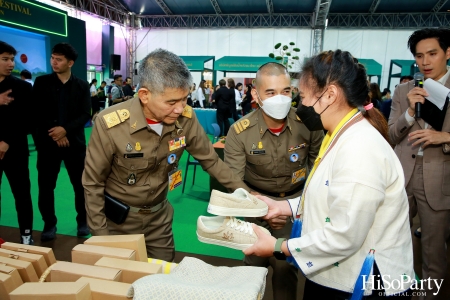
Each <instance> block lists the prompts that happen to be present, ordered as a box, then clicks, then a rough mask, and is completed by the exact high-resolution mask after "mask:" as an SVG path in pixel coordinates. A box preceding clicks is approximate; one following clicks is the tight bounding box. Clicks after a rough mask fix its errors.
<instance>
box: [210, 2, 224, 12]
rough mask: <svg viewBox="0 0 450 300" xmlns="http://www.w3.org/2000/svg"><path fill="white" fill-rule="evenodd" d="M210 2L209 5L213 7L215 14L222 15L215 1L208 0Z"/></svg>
mask: <svg viewBox="0 0 450 300" xmlns="http://www.w3.org/2000/svg"><path fill="white" fill-rule="evenodd" d="M210 1H211V5H212V6H213V7H214V11H215V12H216V14H218V15H220V14H222V10H221V9H220V6H219V3H217V1H216V0H210Z"/></svg>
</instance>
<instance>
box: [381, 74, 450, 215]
mask: <svg viewBox="0 0 450 300" xmlns="http://www.w3.org/2000/svg"><path fill="white" fill-rule="evenodd" d="M445 86H446V87H447V88H450V78H449V79H448V80H447V82H446V83H445ZM413 88H414V80H412V81H409V82H407V83H404V84H399V85H398V86H397V88H396V89H395V92H394V97H393V98H392V106H391V114H390V116H389V122H388V125H389V138H390V141H391V143H392V144H394V145H395V149H394V151H395V153H396V154H397V156H398V158H399V160H400V162H401V163H402V167H403V172H404V173H405V187H406V186H407V185H408V183H409V180H410V179H411V176H412V174H413V171H414V166H415V164H416V156H417V152H418V150H419V146H414V147H412V146H411V144H412V143H413V142H410V141H408V134H409V133H411V132H413V131H416V130H421V129H424V128H425V121H424V120H423V119H418V120H416V121H414V123H413V125H409V123H408V121H407V120H406V117H405V112H406V110H407V109H408V107H409V101H408V97H407V94H408V93H409V91H410V90H412V89H413ZM428 128H431V127H430V125H428ZM432 130H434V129H432ZM441 131H443V132H450V107H449V108H447V113H446V115H445V119H444V124H443V125H442V130H441ZM448 149H449V145H448V144H442V145H428V146H427V147H425V149H423V188H424V190H425V196H426V198H427V201H428V204H429V205H430V207H431V208H432V209H433V210H446V209H450V153H449V151H448Z"/></svg>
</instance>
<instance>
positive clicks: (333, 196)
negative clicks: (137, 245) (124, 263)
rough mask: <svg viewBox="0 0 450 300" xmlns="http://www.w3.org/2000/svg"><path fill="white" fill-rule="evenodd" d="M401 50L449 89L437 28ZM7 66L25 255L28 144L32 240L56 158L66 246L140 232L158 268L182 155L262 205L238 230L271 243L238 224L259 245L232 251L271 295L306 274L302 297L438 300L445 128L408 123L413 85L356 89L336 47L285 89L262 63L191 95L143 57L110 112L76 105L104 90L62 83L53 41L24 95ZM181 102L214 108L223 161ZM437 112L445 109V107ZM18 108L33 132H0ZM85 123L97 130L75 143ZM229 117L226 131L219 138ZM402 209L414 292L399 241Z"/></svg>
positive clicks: (167, 70) (351, 65) (117, 89)
mask: <svg viewBox="0 0 450 300" xmlns="http://www.w3.org/2000/svg"><path fill="white" fill-rule="evenodd" d="M408 47H409V49H410V51H411V53H412V55H413V56H414V58H415V60H416V63H417V65H418V67H419V70H420V71H421V73H423V74H424V77H425V79H427V80H428V79H431V80H434V81H436V82H438V83H440V84H442V85H443V86H445V87H447V88H450V67H448V66H447V63H448V61H449V59H450V30H448V29H421V30H417V31H415V32H414V33H413V34H412V35H411V36H410V38H409V41H408ZM15 55H16V50H15V49H14V48H13V47H12V46H10V45H9V44H7V43H5V42H0V58H1V60H0V129H1V131H0V174H2V173H3V171H4V172H5V174H6V176H7V178H8V180H9V183H10V186H11V189H12V192H13V195H14V198H15V201H16V209H17V214H18V220H19V227H20V233H21V242H22V243H24V244H33V238H32V230H33V228H32V220H33V209H32V200H31V193H30V178H29V169H28V143H27V134H28V133H31V134H32V135H33V138H34V141H35V144H36V148H37V155H38V160H37V169H38V185H39V197H38V204H39V210H40V213H41V215H42V218H43V220H44V223H45V225H44V228H43V232H42V234H41V240H42V241H48V240H52V239H54V238H55V236H56V232H57V228H56V225H57V218H56V214H55V206H54V202H55V199H54V189H55V186H56V181H57V177H58V173H59V171H60V166H61V162H64V163H65V166H66V169H67V172H68V174H69V177H70V181H71V183H72V185H73V189H74V193H75V209H76V211H77V218H76V221H77V233H78V235H80V236H84V235H87V234H89V233H92V234H93V235H110V234H111V235H114V234H136V233H143V234H144V235H145V242H146V246H147V253H148V255H149V257H152V258H157V259H163V260H167V261H172V260H173V259H174V255H175V243H174V238H173V233H172V221H173V215H174V210H173V207H172V205H171V203H170V202H169V201H168V200H167V196H168V193H170V192H171V191H172V190H173V189H174V188H175V186H174V185H173V184H170V183H171V182H174V181H175V180H178V178H179V177H178V175H177V174H179V172H181V171H180V169H179V163H180V158H181V156H182V154H183V152H184V150H187V151H188V152H189V153H190V154H191V155H192V156H193V157H194V158H195V159H196V160H197V161H198V162H199V163H200V165H201V166H202V168H203V169H204V170H205V171H206V172H208V174H209V175H210V176H213V177H215V178H216V179H217V180H218V181H219V182H220V183H221V184H222V185H223V186H225V187H226V188H228V189H229V190H230V191H234V190H236V189H237V188H244V189H246V190H247V191H249V192H251V193H253V194H256V195H259V196H258V197H259V198H260V199H261V200H263V201H264V202H266V203H267V205H268V208H269V211H268V213H267V215H266V216H264V217H262V218H252V219H247V221H250V222H252V223H255V224H258V225H259V226H262V227H265V228H267V229H268V230H269V231H270V233H271V235H267V234H265V233H263V232H262V230H261V229H260V228H259V227H258V226H256V225H253V230H254V232H255V233H256V234H257V236H258V240H257V242H256V243H255V244H254V245H253V246H251V247H250V248H247V249H245V250H244V254H245V259H244V263H245V264H246V265H249V266H260V267H269V266H271V267H272V268H273V270H274V274H273V277H272V281H273V293H274V299H296V298H297V295H298V294H299V291H297V281H298V270H301V272H302V273H303V274H304V275H305V276H306V284H305V287H304V290H303V291H302V292H303V299H305V300H309V299H336V300H337V299H350V298H352V299H362V298H363V297H364V299H387V298H389V297H392V296H395V297H404V298H407V299H411V297H412V295H413V292H414V291H416V290H418V289H419V288H420V289H421V291H423V292H424V293H423V294H422V296H423V298H424V299H437V297H438V296H439V291H440V288H441V287H442V281H443V279H444V278H445V277H446V271H447V248H446V241H447V240H448V239H449V237H450V185H449V184H448V182H449V180H450V178H449V176H450V173H449V172H448V171H449V164H450V156H449V153H450V133H449V132H450V117H449V113H448V112H447V113H446V114H445V111H444V113H443V114H440V115H437V116H436V118H441V117H442V120H443V123H442V128H433V127H432V126H431V125H430V124H429V123H427V120H424V119H422V118H419V117H417V116H416V115H415V107H416V103H421V104H424V103H425V98H426V97H428V93H427V91H426V90H425V89H423V88H422V87H419V86H415V84H414V81H409V82H405V83H400V84H399V85H398V86H397V87H396V89H395V91H394V93H393V97H392V99H390V98H391V96H390V95H391V92H390V91H389V90H387V89H385V90H384V91H383V93H381V92H380V89H379V87H378V85H377V84H374V83H368V81H367V74H366V70H365V68H364V66H363V65H362V64H360V63H359V62H358V60H357V59H355V58H354V57H353V56H352V55H351V54H350V53H349V52H346V51H341V50H335V51H324V52H322V53H320V54H318V55H315V56H313V57H312V58H311V59H309V60H308V61H307V62H305V63H304V65H303V67H302V70H301V72H300V78H299V86H298V89H297V90H295V89H293V88H292V87H291V83H290V74H289V72H288V70H287V69H286V68H285V67H284V66H282V65H281V64H278V63H268V64H265V65H262V66H261V67H260V68H259V70H258V72H257V73H256V78H255V81H254V85H246V86H245V87H244V86H243V85H242V84H241V83H238V84H236V85H235V83H234V80H233V79H228V80H225V79H221V80H220V81H219V85H218V86H216V87H215V88H214V91H213V92H212V93H211V91H209V93H207V92H206V91H207V89H208V87H207V86H205V81H202V82H200V84H199V87H198V88H196V86H195V84H194V85H193V82H192V76H191V74H190V72H189V70H188V68H187V66H186V64H185V63H184V62H183V60H182V59H181V58H180V57H178V56H177V55H175V54H173V53H171V52H169V51H167V50H163V49H157V50H155V51H153V52H151V53H150V54H148V55H147V56H146V57H145V58H144V59H143V60H142V63H141V64H140V67H139V74H140V76H141V78H140V82H139V86H140V88H139V89H137V91H136V93H137V95H136V96H135V97H133V95H129V94H126V93H128V91H127V89H126V88H125V87H123V88H122V85H123V84H122V76H120V75H116V76H115V77H114V84H113V87H112V89H111V92H110V94H111V99H110V104H111V105H114V107H111V108H106V109H104V110H102V111H100V112H98V111H96V109H98V106H95V107H94V105H93V101H92V102H91V98H92V97H95V96H97V98H98V97H99V94H100V95H101V92H103V93H104V89H105V87H104V85H103V83H102V85H103V90H100V89H97V88H96V83H95V82H92V83H91V88H90V87H89V84H88V83H87V82H85V81H83V80H81V79H79V78H77V77H76V76H75V75H74V74H72V73H71V67H72V66H73V64H74V63H75V61H76V59H77V53H76V51H75V50H74V48H73V47H72V46H71V45H69V44H65V43H61V44H57V45H55V46H54V48H53V49H52V55H51V66H52V69H53V73H52V74H48V75H44V76H40V77H38V78H36V80H35V82H34V85H33V87H32V86H31V84H30V83H29V82H26V81H25V80H20V79H18V78H15V77H14V76H12V75H11V73H12V70H13V68H14V56H15ZM24 75H27V74H24ZM25 79H29V78H26V77H25ZM241 91H242V92H243V95H241V93H240V92H241ZM106 94H108V92H106ZM237 98H239V101H237ZM30 99H33V102H32V103H31V102H30ZM389 101H390V102H389ZM294 102H295V103H294ZM44 103H45V104H47V105H43V104H44ZM188 103H189V104H192V106H194V107H195V106H200V107H208V105H209V106H214V107H215V108H216V109H217V121H218V124H219V126H220V128H221V134H224V135H227V139H226V143H225V149H224V153H225V157H224V161H222V160H221V159H219V157H218V156H217V154H216V153H215V151H214V148H213V146H212V144H211V142H210V140H209V138H208V136H207V135H206V134H205V132H204V130H203V128H202V126H201V125H200V124H199V122H198V120H197V117H196V114H195V110H193V109H192V106H190V105H187V104H188ZM196 103H197V104H196ZM385 103H388V104H385ZM446 103H447V104H446V105H445V106H444V109H445V110H447V107H448V97H447V99H446ZM37 104H39V105H37ZM239 104H241V105H240V106H239V107H240V108H241V110H242V117H241V118H240V119H238V118H239V116H237V111H238V105H239ZM27 105H29V106H30V107H31V108H32V110H30V113H29V116H28V117H29V120H31V121H32V122H33V126H25V123H26V122H22V123H24V124H18V125H17V127H15V130H14V131H12V130H4V129H5V128H7V127H8V126H9V125H10V124H12V123H14V118H15V117H16V116H17V115H19V114H20V113H22V114H23V107H26V106H27ZM252 105H255V106H256V109H253V110H252ZM387 105H389V107H390V109H387V108H386V107H385V106H387ZM31 111H32V113H31ZM447 111H448V110H447ZM92 113H97V119H96V122H95V125H94V127H93V129H92V134H91V138H90V141H89V144H88V146H87V147H86V138H85V133H84V132H85V130H84V125H85V124H86V122H87V121H88V120H89V119H90V118H91V117H92ZM386 113H388V115H387V116H386ZM228 118H233V119H234V120H235V121H236V122H235V124H234V125H233V126H232V127H231V128H230V123H229V121H228ZM8 128H9V127H8ZM0 178H1V177H0ZM114 203H115V204H117V203H120V204H123V205H125V206H127V207H128V208H129V211H128V213H127V214H125V217H123V218H118V215H121V216H123V211H114V212H112V211H111V210H109V211H107V210H105V207H106V206H108V205H113V204H114ZM110 207H111V206H110ZM116 207H117V206H116ZM116 209H118V208H116ZM417 214H418V215H419V217H420V224H421V236H422V238H421V243H422V279H421V280H420V282H421V283H422V284H421V285H420V287H419V288H418V286H419V283H418V281H415V280H414V279H415V278H416V275H415V272H414V257H413V249H412V237H411V233H410V228H411V226H412V219H413V218H414V217H415V216H416V215H417ZM423 280H425V284H423ZM394 283H398V284H394Z"/></svg>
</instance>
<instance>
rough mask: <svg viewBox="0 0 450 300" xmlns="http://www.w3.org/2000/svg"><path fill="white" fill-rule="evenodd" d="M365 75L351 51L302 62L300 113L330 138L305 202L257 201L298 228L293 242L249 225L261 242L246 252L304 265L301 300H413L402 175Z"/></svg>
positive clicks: (305, 121)
mask: <svg viewBox="0 0 450 300" xmlns="http://www.w3.org/2000/svg"><path fill="white" fill-rule="evenodd" d="M366 78H367V74H366V71H365V68H364V66H363V65H362V64H359V63H358V61H357V59H355V58H353V56H352V55H351V54H350V53H349V52H346V51H341V50H336V51H327V52H322V53H320V54H318V55H316V56H314V57H312V58H311V59H310V60H309V61H308V62H306V63H305V64H304V65H303V67H302V73H301V77H300V93H301V97H302V103H301V104H299V107H298V109H297V115H298V117H299V119H300V120H301V121H302V122H303V124H304V125H305V126H306V127H307V128H308V129H309V130H310V131H314V130H321V129H326V130H327V131H328V132H327V134H326V136H325V138H324V140H323V142H322V146H321V148H320V151H319V154H318V156H317V158H316V160H315V162H314V165H313V167H312V170H311V171H310V173H309V176H307V181H306V183H305V187H304V189H303V194H302V196H301V197H298V198H296V199H290V200H286V201H274V200H272V199H269V198H268V197H265V196H258V197H259V198H260V199H262V200H263V201H265V202H266V203H267V205H268V207H269V210H268V213H267V215H266V216H264V217H263V219H272V218H276V217H279V216H291V217H294V218H295V221H294V226H293V230H292V233H291V238H290V239H289V240H286V239H278V240H276V239H275V238H274V237H272V236H270V235H267V234H264V233H263V232H262V231H261V230H260V229H259V228H258V227H257V226H253V230H254V231H255V232H256V234H257V235H258V240H257V242H256V243H255V244H254V245H253V246H251V247H250V248H247V249H246V250H244V253H245V254H246V255H252V254H254V255H257V256H263V257H267V256H272V255H273V256H275V258H276V259H287V260H288V261H290V262H292V263H293V264H294V265H295V266H297V267H298V268H299V269H301V270H302V273H303V274H305V276H306V278H307V280H306V283H305V289H304V296H303V299H304V300H309V299H332V300H336V299H350V298H351V299H352V300H354V299H362V297H363V296H366V297H364V299H386V298H387V297H388V296H392V295H396V296H402V297H405V298H408V299H411V295H407V294H408V293H410V291H409V289H410V288H411V286H412V285H413V284H414V283H413V280H414V279H415V273H414V269H413V253H412V241H411V233H410V228H409V218H408V215H409V207H408V198H407V196H406V192H405V188H404V186H405V178H404V174H403V169H402V166H401V164H400V161H399V160H398V158H397V155H396V154H395V153H394V151H393V150H392V148H391V146H390V145H389V143H388V142H387V135H388V127H387V123H386V120H384V117H383V116H382V115H381V113H380V112H379V111H378V110H376V109H374V108H373V103H370V102H369V97H368V93H369V89H368V85H367V81H366ZM274 249H275V251H274ZM352 294H353V295H352Z"/></svg>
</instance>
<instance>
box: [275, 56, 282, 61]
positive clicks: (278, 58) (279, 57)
mask: <svg viewBox="0 0 450 300" xmlns="http://www.w3.org/2000/svg"><path fill="white" fill-rule="evenodd" d="M275 59H276V60H282V59H283V57H281V56H276V57H275Z"/></svg>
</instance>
